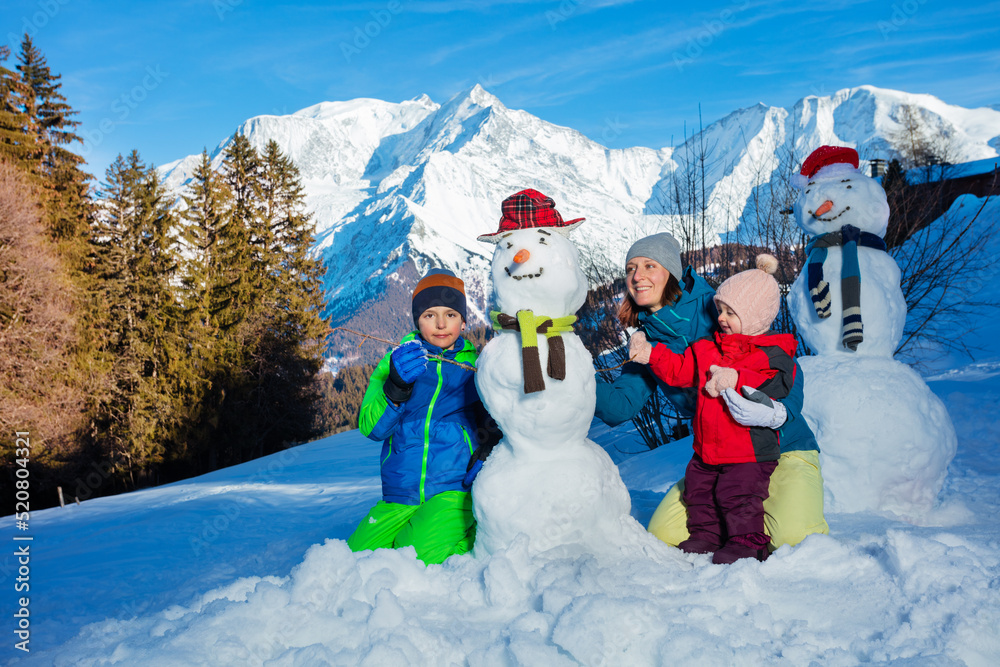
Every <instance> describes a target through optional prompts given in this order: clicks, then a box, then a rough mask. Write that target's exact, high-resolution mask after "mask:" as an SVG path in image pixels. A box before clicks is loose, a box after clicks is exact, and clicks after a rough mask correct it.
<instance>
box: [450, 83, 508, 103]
mask: <svg viewBox="0 0 1000 667" xmlns="http://www.w3.org/2000/svg"><path fill="white" fill-rule="evenodd" d="M455 97H456V99H467V100H469V101H470V102H472V103H473V104H476V105H477V106H481V107H494V106H495V107H501V108H503V103H502V102H501V101H500V100H499V99H497V97H496V96H495V95H493V94H492V93H490V92H489V91H487V90H486V89H485V88H483V87H482V86H481V85H479V84H478V83H477V84H476V85H474V86H473V87H472V88H469V89H468V90H465V91H463V92H461V93H459V94H458V95H456V96H455Z"/></svg>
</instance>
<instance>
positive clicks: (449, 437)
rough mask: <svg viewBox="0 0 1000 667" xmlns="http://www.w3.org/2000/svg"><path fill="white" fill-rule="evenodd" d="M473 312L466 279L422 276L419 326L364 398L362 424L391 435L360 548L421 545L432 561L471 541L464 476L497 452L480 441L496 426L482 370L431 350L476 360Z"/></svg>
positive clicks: (367, 431)
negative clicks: (481, 390)
mask: <svg viewBox="0 0 1000 667" xmlns="http://www.w3.org/2000/svg"><path fill="white" fill-rule="evenodd" d="M465 320H466V303H465V284H464V283H463V282H462V281H461V280H460V279H459V278H457V277H456V276H455V275H454V274H453V273H451V272H450V271H447V270H444V269H437V270H432V271H430V272H429V273H428V274H427V275H426V276H424V277H423V278H422V279H421V280H420V282H418V283H417V286H416V288H415V289H414V290H413V322H414V324H415V325H416V327H417V331H415V332H412V333H410V334H407V335H406V336H405V337H404V338H403V340H402V344H401V345H400V346H399V347H397V348H396V349H395V350H393V351H392V352H390V353H389V354H386V356H385V357H383V358H382V360H381V361H380V362H379V364H378V366H377V367H376V368H375V371H374V372H373V373H372V377H371V380H370V381H369V383H368V389H367V390H366V391H365V397H364V400H363V402H362V404H361V412H360V416H359V428H360V430H361V432H362V433H363V434H364V435H366V436H367V437H369V438H371V439H372V440H383V441H384V442H383V444H382V455H381V457H380V460H381V461H382V500H380V501H379V502H378V503H377V504H376V505H375V507H373V508H372V509H371V511H370V512H369V513H368V515H367V516H366V517H365V518H364V519H363V520H362V521H361V523H360V524H359V525H358V527H357V528H356V529H355V530H354V533H353V534H352V535H351V536H350V537H349V538H348V540H347V544H348V546H350V548H351V550H352V551H362V550H365V549H379V548H399V547H404V546H410V545H412V546H413V547H414V548H415V549H416V552H417V558H419V559H420V560H422V561H423V562H424V563H426V564H431V563H441V562H443V561H444V560H445V559H446V558H447V557H448V556H451V555H453V554H460V553H465V552H467V551H469V550H470V549H471V548H472V545H473V543H474V541H475V533H476V531H475V521H474V519H473V516H472V500H471V497H470V495H469V491H468V489H469V486H471V480H464V478H465V477H466V471H467V468H469V467H471V462H470V457H471V456H472V455H473V454H475V455H476V457H480V456H482V455H483V452H484V451H485V452H487V453H488V451H489V448H490V446H489V445H490V443H487V442H483V443H480V442H478V440H479V439H483V440H484V441H485V440H486V439H487V438H486V437H485V435H486V434H487V433H488V432H489V433H493V431H491V430H489V429H488V428H487V420H488V416H487V415H486V411H485V409H484V408H483V407H482V403H481V402H480V400H479V395H478V393H477V392H476V384H475V377H474V376H475V373H474V371H473V369H472V368H463V367H461V366H459V365H456V364H452V363H445V362H442V361H441V360H440V359H438V358H429V355H432V356H433V357H443V358H444V359H449V360H451V361H454V362H457V363H458V364H464V365H465V366H468V367H473V366H475V363H476V358H477V356H478V355H477V353H476V349H475V347H473V345H472V344H471V343H470V342H469V341H467V340H465V339H463V338H462V336H461V334H462V332H463V331H464V330H465ZM477 425H479V426H481V427H482V428H477ZM481 436H482V437H481ZM498 439H499V438H494V439H493V440H492V441H491V442H495V441H496V440H498ZM477 445H481V447H480V449H479V450H478V451H477V450H476V447H477ZM463 480H464V481H465V482H467V483H465V484H464V483H463Z"/></svg>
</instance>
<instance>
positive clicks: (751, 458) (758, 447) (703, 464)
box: [630, 255, 797, 563]
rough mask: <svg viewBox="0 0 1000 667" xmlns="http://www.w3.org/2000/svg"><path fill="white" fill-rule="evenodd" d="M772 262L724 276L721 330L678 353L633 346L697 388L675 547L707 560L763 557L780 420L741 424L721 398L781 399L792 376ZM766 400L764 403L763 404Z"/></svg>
mask: <svg viewBox="0 0 1000 667" xmlns="http://www.w3.org/2000/svg"><path fill="white" fill-rule="evenodd" d="M777 264H778V263H777V260H776V259H774V257H772V256H770V255H759V256H758V257H757V268H756V269H751V270H749V271H743V272H742V273H738V274H736V275H735V276H732V277H731V278H729V279H728V280H726V281H725V282H724V283H722V285H720V286H719V289H718V290H717V291H716V294H715V297H714V298H715V303H716V306H718V310H719V329H720V331H718V332H717V333H716V334H715V336H714V337H712V338H703V339H701V340H698V341H695V342H694V343H692V344H691V346H690V347H688V348H687V350H685V352H684V353H683V354H677V353H675V352H672V351H671V350H669V349H668V348H667V347H666V346H665V345H656V346H651V345H650V344H649V343H648V342H647V341H646V337H645V335H644V334H642V333H641V332H640V333H637V334H635V335H633V336H632V340H631V341H630V353H631V354H632V356H633V357H634V361H637V362H639V363H643V364H646V363H648V364H649V366H650V370H651V371H652V372H653V374H654V375H655V376H656V377H658V378H660V379H661V380H663V381H664V382H666V383H668V384H670V385H673V386H680V387H684V386H695V387H698V390H699V391H698V395H697V403H696V406H695V416H694V450H695V451H694V456H693V457H692V459H691V462H690V463H689V464H688V467H687V471H686V473H685V489H684V496H683V499H684V503H685V505H687V510H688V520H687V524H688V532H689V533H690V538H689V539H687V540H685V541H683V542H681V543H680V544H679V545H678V547H679V548H680V549H682V550H683V551H686V552H688V553H713V554H714V555H713V557H712V562H713V563H732V562H735V561H736V560H739V559H741V558H757V559H758V560H764V559H765V558H767V555H768V550H767V543H768V542H769V540H770V538H769V537H768V536H767V534H766V533H765V532H764V508H763V502H764V500H765V499H766V498H767V496H768V484H769V482H770V478H771V473H772V472H773V471H774V468H775V467H776V466H777V461H778V456H779V455H780V443H779V440H778V437H779V436H778V432H777V430H776V429H777V428H778V426H780V425H781V423H782V422H783V421H784V408H783V406H781V404H780V403H777V402H775V403H774V409H775V410H776V411H777V410H781V415H780V419H777V418H776V419H775V423H774V424H769V425H767V426H752V427H751V426H743V425H741V424H740V423H739V422H737V421H736V420H735V419H733V416H732V415H731V414H730V412H729V411H728V408H727V401H725V400H724V398H725V395H724V392H733V391H734V390H735V389H736V388H737V387H751V388H754V389H757V390H759V392H762V393H763V394H764V395H765V396H769V397H770V398H784V397H785V396H787V395H788V392H789V390H790V389H791V387H792V384H793V383H794V380H795V364H794V355H795V348H796V346H797V344H796V341H795V337H794V336H792V335H790V334H771V333H769V332H768V329H769V328H770V326H771V323H772V322H773V321H774V318H775V316H776V315H777V314H778V308H779V306H780V302H781V295H780V293H779V289H778V283H777V281H775V279H774V277H773V275H772V274H773V273H774V272H775V270H776V269H777ZM764 400H766V399H764Z"/></svg>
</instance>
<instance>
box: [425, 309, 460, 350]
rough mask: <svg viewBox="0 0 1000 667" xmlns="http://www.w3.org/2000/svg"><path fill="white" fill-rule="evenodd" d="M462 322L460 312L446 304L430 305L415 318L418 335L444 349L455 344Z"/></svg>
mask: <svg viewBox="0 0 1000 667" xmlns="http://www.w3.org/2000/svg"><path fill="white" fill-rule="evenodd" d="M464 324H465V322H464V321H463V320H462V315H461V313H459V312H458V311H457V310H454V309H452V308H448V307H447V306H431V307H430V308H428V309H427V310H425V311H424V312H422V313H420V319H418V320H417V328H418V329H419V330H420V336H421V337H422V338H423V339H424V340H425V341H427V342H428V343H430V344H431V345H437V346H438V347H440V348H441V349H444V350H447V349H448V348H450V347H451V346H452V345H454V344H455V341H457V340H458V337H459V335H460V334H461V333H462V327H463V325H464Z"/></svg>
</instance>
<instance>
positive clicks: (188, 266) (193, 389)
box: [177, 151, 243, 469]
mask: <svg viewBox="0 0 1000 667" xmlns="http://www.w3.org/2000/svg"><path fill="white" fill-rule="evenodd" d="M183 200H184V210H183V211H182V213H181V216H182V217H183V218H184V220H185V221H186V224H185V226H184V230H183V232H182V234H181V238H182V240H183V243H184V245H185V251H186V252H185V254H186V256H187V260H186V262H185V263H184V270H183V278H182V285H183V292H184V296H183V304H184V315H185V316H184V332H185V334H184V336H185V341H186V344H187V349H188V353H189V362H190V363H189V368H190V371H191V375H190V376H189V377H187V378H185V380H184V381H183V382H182V383H181V392H182V395H183V396H184V400H185V404H186V406H187V415H188V421H189V431H188V433H187V438H186V439H185V442H187V443H188V449H186V450H184V451H178V452H177V456H178V458H179V459H181V460H183V461H185V462H187V463H193V464H194V465H195V468H196V469H199V468H200V466H199V465H198V464H199V463H202V462H204V463H205V464H206V465H207V466H208V467H209V468H212V467H215V465H217V461H218V455H217V448H218V443H219V437H218V435H217V433H216V429H217V427H218V425H219V413H220V405H221V403H222V401H223V398H224V396H225V379H226V375H227V373H226V369H225V367H224V364H225V363H226V360H225V358H224V356H223V352H224V351H225V349H226V347H225V345H224V344H223V343H221V342H220V341H221V340H222V339H221V335H222V332H223V331H224V329H223V327H222V324H223V323H226V322H231V321H235V320H237V319H238V316H237V315H233V314H230V313H229V312H228V308H229V307H230V306H231V305H232V303H233V301H232V300H231V299H229V298H228V297H227V296H226V287H227V286H228V283H227V281H228V280H229V279H230V278H229V276H230V271H229V267H228V266H227V264H226V262H227V261H229V258H227V257H225V256H224V254H223V251H224V250H226V249H231V246H228V247H224V246H223V242H224V240H225V234H226V233H227V231H228V232H232V231H233V228H232V227H230V224H231V220H232V196H231V194H230V191H229V186H228V185H227V184H226V182H225V181H224V180H223V178H222V176H220V175H219V174H217V173H216V172H215V171H213V170H212V162H211V159H210V158H209V156H208V152H207V151H203V152H202V156H201V162H200V163H199V164H198V166H197V167H196V168H195V171H194V174H193V176H192V184H191V186H190V193H189V194H187V195H183ZM239 238H243V237H242V236H239ZM202 459H204V461H202Z"/></svg>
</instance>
